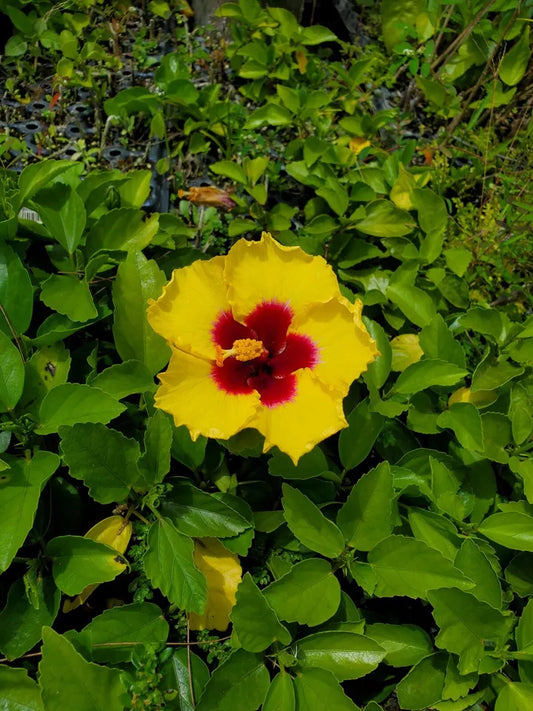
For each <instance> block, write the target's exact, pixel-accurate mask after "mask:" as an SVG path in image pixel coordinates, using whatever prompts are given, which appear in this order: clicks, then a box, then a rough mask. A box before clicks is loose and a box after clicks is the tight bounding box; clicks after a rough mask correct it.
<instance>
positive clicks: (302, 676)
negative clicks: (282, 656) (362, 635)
mask: <svg viewBox="0 0 533 711" xmlns="http://www.w3.org/2000/svg"><path fill="white" fill-rule="evenodd" d="M293 683H294V691H295V693H296V708H297V709H299V710H301V711H303V710H305V711H324V702H325V700H326V699H327V704H328V705H327V709H328V711H359V707H358V706H356V705H355V704H354V702H353V701H351V699H349V698H348V696H346V694H345V693H344V690H343V688H342V686H341V685H340V684H339V683H338V682H337V680H336V679H335V677H334V676H333V674H332V673H331V672H329V671H328V670H327V669H318V668H317V669H312V668H308V669H302V670H301V671H299V672H298V674H297V675H296V676H295V677H294V680H293Z"/></svg>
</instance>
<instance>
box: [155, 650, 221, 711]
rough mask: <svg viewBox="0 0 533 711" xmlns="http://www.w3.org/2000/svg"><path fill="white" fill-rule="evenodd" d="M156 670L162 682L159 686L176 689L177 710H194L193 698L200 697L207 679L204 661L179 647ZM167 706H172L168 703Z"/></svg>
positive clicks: (207, 673)
mask: <svg viewBox="0 0 533 711" xmlns="http://www.w3.org/2000/svg"><path fill="white" fill-rule="evenodd" d="M158 671H160V672H161V674H162V677H163V684H164V686H161V687H160V688H164V689H176V691H177V693H178V702H179V707H178V708H179V711H194V707H195V699H199V698H200V697H201V695H202V693H203V690H204V689H205V685H206V684H207V682H208V681H209V669H208V667H207V665H206V663H205V662H204V661H203V660H202V659H200V657H198V656H197V655H196V654H194V653H193V652H191V651H190V650H189V649H184V648H181V649H176V650H174V652H173V653H172V656H171V657H170V659H168V661H166V662H165V663H164V664H163V665H162V666H159V667H158ZM191 677H192V682H191ZM191 687H192V689H191ZM191 691H192V694H193V696H191ZM171 703H172V702H171ZM169 707H170V708H172V706H171V705H170V704H169Z"/></svg>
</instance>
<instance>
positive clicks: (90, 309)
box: [40, 274, 98, 322]
mask: <svg viewBox="0 0 533 711" xmlns="http://www.w3.org/2000/svg"><path fill="white" fill-rule="evenodd" d="M40 298H41V301H42V302H43V303H44V304H46V305H47V306H48V307H49V308H51V309H53V310H54V311H57V312H58V313H60V314H65V316H68V318H69V319H71V320H72V321H79V322H84V321H89V320H90V319H93V318H96V317H97V316H98V311H97V310H96V307H95V305H94V301H93V297H92V295H91V291H90V289H89V285H88V284H87V282H86V281H85V279H78V278H76V277H74V276H65V275H60V274H59V275H58V274H52V275H51V276H50V277H48V279H47V280H46V281H45V282H43V284H42V291H41V297H40Z"/></svg>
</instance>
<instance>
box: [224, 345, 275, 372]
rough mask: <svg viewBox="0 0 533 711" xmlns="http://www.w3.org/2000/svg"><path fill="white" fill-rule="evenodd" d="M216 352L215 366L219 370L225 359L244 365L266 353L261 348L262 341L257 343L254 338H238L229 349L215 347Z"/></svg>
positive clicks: (263, 348) (262, 347)
mask: <svg viewBox="0 0 533 711" xmlns="http://www.w3.org/2000/svg"><path fill="white" fill-rule="evenodd" d="M216 352H217V356H216V364H217V365H218V367H219V368H221V367H222V365H223V364H224V361H225V360H226V358H229V357H230V356H233V357H234V358H235V360H239V361H241V362H243V363H245V362H246V361H249V360H254V358H260V357H261V356H262V355H263V354H264V353H266V349H265V347H264V346H263V341H257V340H256V339H255V338H238V339H237V340H236V341H233V346H232V347H231V348H228V349H224V348H221V347H220V346H218V345H217V346H216Z"/></svg>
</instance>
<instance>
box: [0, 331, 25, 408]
mask: <svg viewBox="0 0 533 711" xmlns="http://www.w3.org/2000/svg"><path fill="white" fill-rule="evenodd" d="M23 390H24V363H23V362H22V357H21V355H20V352H19V349H18V348H17V347H16V346H14V345H13V344H12V343H11V341H10V339H9V338H8V337H7V336H6V335H4V334H3V333H2V331H0V412H5V411H6V410H12V409H13V408H14V407H15V405H16V404H17V402H18V401H19V400H20V397H21V395H22V391H23Z"/></svg>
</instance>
